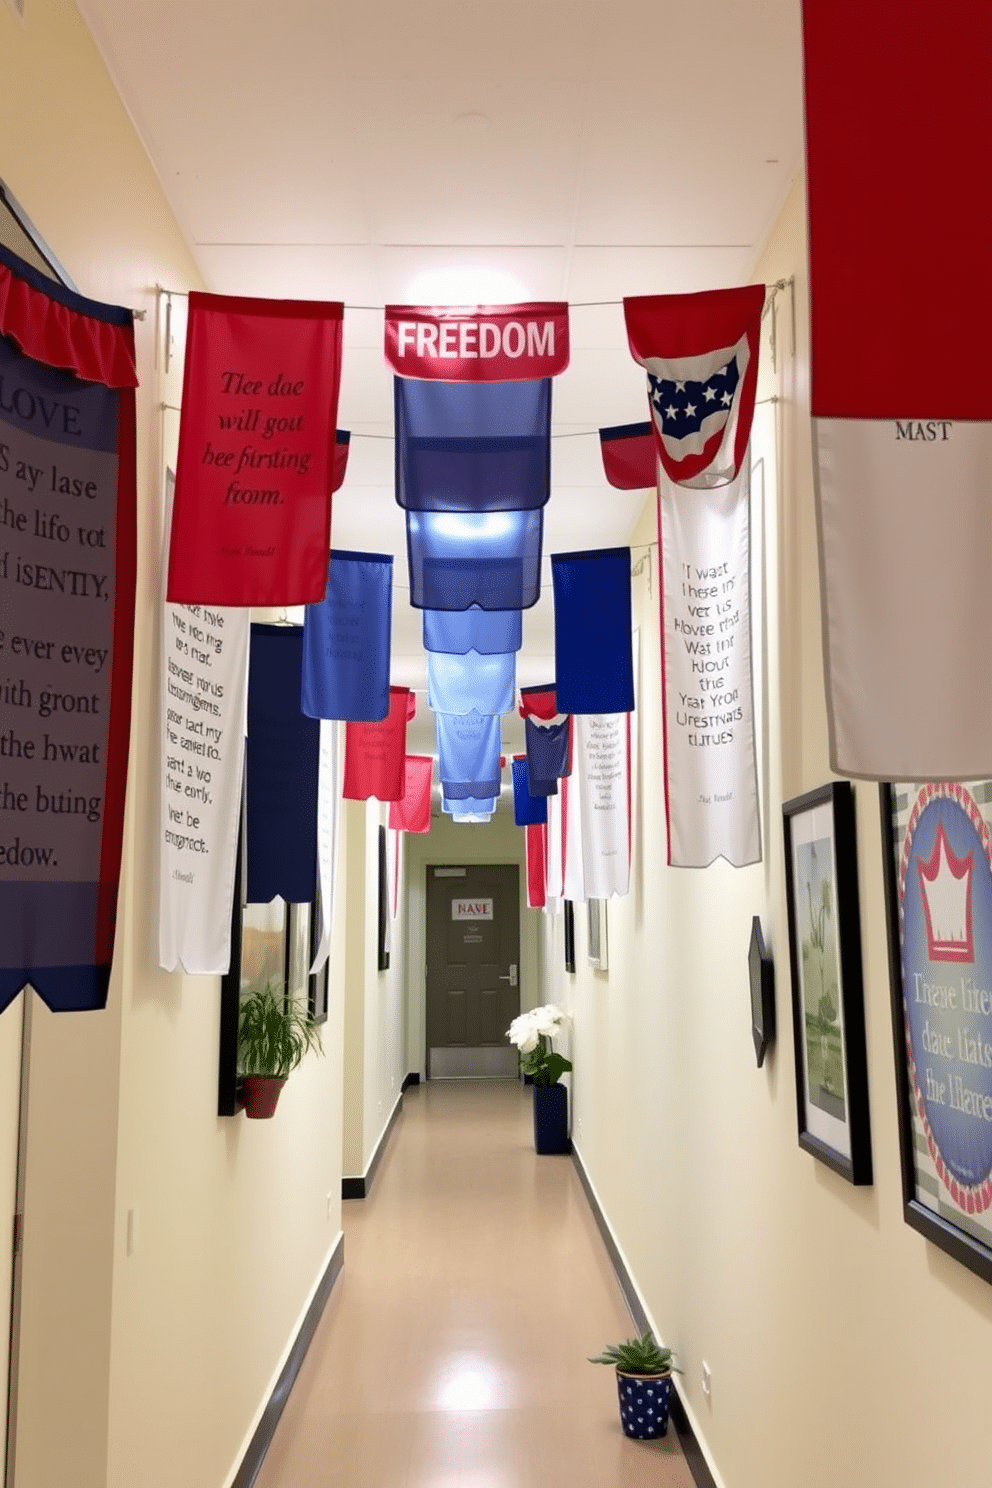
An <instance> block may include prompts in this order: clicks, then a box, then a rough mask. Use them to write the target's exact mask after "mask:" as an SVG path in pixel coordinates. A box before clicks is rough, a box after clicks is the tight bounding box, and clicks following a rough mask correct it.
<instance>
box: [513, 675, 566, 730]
mask: <svg viewBox="0 0 992 1488" xmlns="http://www.w3.org/2000/svg"><path fill="white" fill-rule="evenodd" d="M519 712H520V717H521V718H540V719H541V720H542V721H543V722H545V723H550V722H551V721H552V720H553V719H557V718H559V716H560V710H559V707H558V698H557V695H556V693H555V688H554V683H553V682H548V683H546V684H544V685H542V686H540V687H521V689H520V709H519Z"/></svg>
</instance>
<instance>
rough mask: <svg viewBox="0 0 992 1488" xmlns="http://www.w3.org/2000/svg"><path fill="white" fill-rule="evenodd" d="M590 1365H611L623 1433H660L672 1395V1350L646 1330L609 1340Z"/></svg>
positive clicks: (664, 1428) (648, 1436)
mask: <svg viewBox="0 0 992 1488" xmlns="http://www.w3.org/2000/svg"><path fill="white" fill-rule="evenodd" d="M589 1362H590V1364H612V1365H613V1367H614V1369H615V1370H616V1372H617V1394H618V1396H619V1398H620V1424H621V1426H622V1427H623V1429H624V1432H625V1433H626V1435H627V1436H633V1437H636V1438H637V1440H638V1441H646V1440H650V1439H653V1438H654V1437H658V1436H664V1435H665V1433H666V1431H667V1430H668V1411H669V1406H670V1404H671V1397H672V1371H673V1370H675V1373H676V1374H680V1373H681V1370H679V1369H676V1368H675V1365H674V1364H673V1363H672V1351H671V1349H669V1348H662V1347H661V1345H660V1344H659V1343H657V1342H656V1341H655V1337H654V1334H653V1333H652V1332H651V1330H650V1329H649V1330H648V1331H647V1333H645V1334H644V1336H643V1337H642V1338H628V1339H627V1340H626V1341H625V1342H624V1343H611V1344H608V1345H607V1347H606V1348H605V1349H604V1350H603V1352H602V1353H601V1354H596V1355H595V1357H591V1358H590V1360H589Z"/></svg>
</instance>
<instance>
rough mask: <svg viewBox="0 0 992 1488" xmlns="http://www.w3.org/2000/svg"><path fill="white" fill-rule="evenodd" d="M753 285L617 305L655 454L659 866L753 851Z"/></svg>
mask: <svg viewBox="0 0 992 1488" xmlns="http://www.w3.org/2000/svg"><path fill="white" fill-rule="evenodd" d="M764 299H765V291H764V286H763V285H760V284H750V285H745V286H743V287H742V288H740V289H728V290H711V291H707V292H705V293H703V294H689V295H653V296H649V297H647V298H645V299H635V300H625V301H624V313H625V315H626V319H627V334H628V339H629V341H630V348H631V351H632V352H633V354H634V358H635V360H636V361H639V362H641V363H642V365H643V366H644V367H645V368H646V369H647V373H648V403H649V406H650V409H651V417H652V423H653V425H654V431H655V443H656V448H657V451H658V537H659V545H660V555H661V575H662V582H661V585H660V589H661V594H660V605H661V621H662V638H661V654H662V679H661V680H662V710H663V715H664V731H665V791H666V804H667V812H668V861H669V862H670V863H672V864H676V865H678V866H679V867H683V868H704V867H706V866H707V865H708V864H709V863H712V862H713V861H714V860H715V859H716V858H718V857H725V858H726V859H727V861H728V862H730V863H732V864H733V865H734V866H735V867H742V866H743V865H744V864H745V863H754V862H757V861H758V860H759V858H760V857H761V838H760V831H759V823H758V789H757V771H756V764H755V748H754V724H753V707H752V687H751V600H750V565H749V543H750V537H749V514H748V501H749V479H748V463H747V447H748V440H749V439H750V435H751V422H752V418H753V414H754V395H755V388H756V385H757V376H758V347H759V338H760V332H761V312H762V307H763V305H764Z"/></svg>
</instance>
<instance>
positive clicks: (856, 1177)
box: [782, 780, 872, 1184]
mask: <svg viewBox="0 0 992 1488" xmlns="http://www.w3.org/2000/svg"><path fill="white" fill-rule="evenodd" d="M782 816H783V826H784V831H785V887H786V904H787V907H788V914H789V958H790V963H791V970H792V1027H793V1035H794V1039H795V1056H796V1108H797V1117H798V1129H799V1145H800V1147H802V1148H804V1150H805V1151H807V1152H812V1153H813V1155H814V1156H815V1157H818V1158H819V1159H820V1161H821V1162H824V1163H826V1164H827V1165H828V1167H831V1168H833V1169H834V1171H835V1172H837V1173H840V1174H841V1175H842V1176H843V1177H845V1178H846V1179H847V1180H848V1182H849V1183H856V1184H869V1183H871V1181H872V1163H871V1124H870V1120H869V1113H868V1058H867V1050H866V1048H865V1015H864V991H863V986H862V979H861V916H860V911H859V907H858V864H857V853H856V844H855V831H854V792H853V791H852V789H851V785H850V782H849V781H846V780H843V781H840V780H837V781H832V782H831V783H830V784H829V785H824V786H821V787H820V788H819V789H818V790H814V791H809V792H808V793H807V794H806V795H803V796H797V797H796V798H795V799H794V800H792V801H786V802H785V804H784V805H783V807H782Z"/></svg>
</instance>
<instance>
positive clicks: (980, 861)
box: [881, 780, 992, 1281]
mask: <svg viewBox="0 0 992 1488" xmlns="http://www.w3.org/2000/svg"><path fill="white" fill-rule="evenodd" d="M881 811H882V849H883V860H884V865H885V891H886V892H885V898H886V914H887V922H888V932H889V966H890V972H891V987H892V1032H893V1043H894V1050H895V1062H896V1090H897V1095H898V1101H899V1146H900V1153H901V1159H902V1184H903V1216H904V1218H905V1220H906V1223H907V1224H908V1225H911V1226H912V1228H913V1229H915V1230H917V1231H919V1233H920V1234H921V1235H924V1236H926V1238H927V1239H928V1240H931V1241H933V1243H934V1244H935V1245H938V1246H939V1247H940V1248H941V1250H945V1251H947V1253H948V1254H949V1255H952V1256H954V1258H955V1259H956V1260H958V1261H960V1262H961V1263H962V1264H963V1265H965V1266H967V1267H968V1268H969V1270H971V1271H974V1272H975V1273H976V1275H978V1276H981V1277H982V1278H983V1279H984V1280H985V1281H992V833H990V827H992V781H988V780H985V781H975V782H970V783H962V782H960V781H952V782H948V781H945V782H942V783H940V784H919V785H912V784H891V785H883V786H882V787H881Z"/></svg>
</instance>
